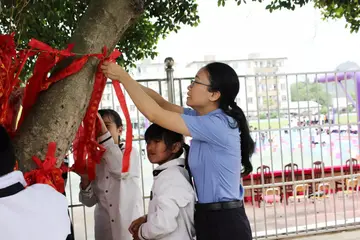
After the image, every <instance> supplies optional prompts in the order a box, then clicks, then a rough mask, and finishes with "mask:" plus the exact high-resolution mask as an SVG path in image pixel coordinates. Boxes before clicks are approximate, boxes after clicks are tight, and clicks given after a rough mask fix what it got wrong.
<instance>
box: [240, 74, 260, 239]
mask: <svg viewBox="0 0 360 240" xmlns="http://www.w3.org/2000/svg"><path fill="white" fill-rule="evenodd" d="M247 81H248V78H247V77H246V76H245V77H244V82H245V99H246V107H245V108H246V112H247V113H248V111H249V105H248V101H247ZM255 148H256V146H255ZM241 181H242V178H241ZM250 182H251V186H253V185H254V177H253V174H251V175H250ZM244 192H245V191H244ZM254 197H255V195H254V189H253V188H251V201H252V203H253V207H252V209H253V216H254V235H255V239H257V230H256V214H255V205H254Z"/></svg>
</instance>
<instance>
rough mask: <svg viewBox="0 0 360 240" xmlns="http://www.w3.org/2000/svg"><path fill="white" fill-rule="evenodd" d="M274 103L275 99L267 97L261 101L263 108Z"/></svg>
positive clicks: (269, 106)
mask: <svg viewBox="0 0 360 240" xmlns="http://www.w3.org/2000/svg"><path fill="white" fill-rule="evenodd" d="M274 105H275V101H274V100H273V99H272V98H270V97H268V98H266V99H264V102H263V108H264V109H267V108H271V107H273V106H274Z"/></svg>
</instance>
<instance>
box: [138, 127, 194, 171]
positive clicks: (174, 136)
mask: <svg viewBox="0 0 360 240" xmlns="http://www.w3.org/2000/svg"><path fill="white" fill-rule="evenodd" d="M151 140H161V141H164V143H165V146H166V149H168V150H169V149H171V148H172V146H173V145H174V144H175V143H180V144H181V146H182V147H181V148H180V150H179V151H178V152H177V153H176V154H175V156H174V159H175V158H179V157H180V156H181V155H182V154H183V153H184V150H185V168H186V170H188V172H189V174H190V167H189V162H188V157H189V150H190V146H189V145H187V144H186V143H185V139H184V136H183V135H181V134H180V133H176V132H173V131H171V130H168V129H166V128H163V127H160V126H159V125H157V124H155V123H153V124H151V125H150V127H148V128H147V129H146V131H145V142H149V141H151ZM190 176H191V174H190Z"/></svg>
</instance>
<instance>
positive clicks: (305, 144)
mask: <svg viewBox="0 0 360 240" xmlns="http://www.w3.org/2000/svg"><path fill="white" fill-rule="evenodd" d="M337 75H339V76H340V75H341V76H342V75H343V74H342V73H336V72H323V73H296V74H273V75H266V76H262V75H251V76H250V75H249V76H246V75H243V76H239V79H240V92H239V95H238V97H237V99H236V100H237V102H238V104H239V106H240V107H241V108H242V109H243V110H244V112H245V114H246V115H247V116H248V121H249V125H250V127H251V130H252V132H251V134H252V137H253V139H254V140H255V141H256V152H255V154H254V155H253V157H252V164H253V167H254V171H253V173H252V174H251V175H250V176H247V177H245V178H244V179H243V180H242V183H243V185H244V189H245V197H244V201H245V209H246V212H247V214H248V217H249V220H250V223H251V227H252V230H253V236H254V239H279V238H287V237H293V236H302V235H311V234H315V233H322V232H331V231H339V230H344V229H353V228H360V196H359V192H358V190H359V184H360V165H359V162H360V149H359V142H360V141H359V140H360V134H359V128H360V122H359V118H360V117H359V90H360V86H359V80H358V79H357V78H356V76H357V74H355V73H354V74H353V75H351V76H352V77H349V78H348V80H342V81H341V82H340V80H341V79H340V78H339V79H337ZM345 75H346V74H345ZM168 76H170V77H172V74H170V75H168ZM331 77H333V78H335V80H334V81H330V78H331ZM327 78H328V79H329V81H328V80H327ZM319 79H323V81H322V82H321V83H319ZM324 79H325V80H324ZM190 81H191V79H190V78H183V79H182V78H181V79H176V78H175V79H172V80H171V82H172V84H173V86H172V87H171V88H168V83H169V79H151V80H139V82H140V83H141V84H143V85H145V86H148V87H151V88H152V89H154V90H155V91H157V92H158V93H160V94H161V95H163V96H164V97H165V98H168V97H169V96H170V97H171V98H172V99H173V102H174V103H176V104H179V105H181V106H185V107H186V91H187V86H188V85H189V84H190ZM169 89H170V90H171V89H173V92H171V94H168V93H169ZM107 94H110V95H109V96H107ZM125 94H126V93H125ZM114 96H115V94H114V91H113V89H112V88H111V87H109V88H106V91H105V92H104V99H103V101H102V103H101V107H103V108H112V109H115V110H116V109H117V110H119V109H120V108H118V106H119V104H118V103H116V101H114ZM127 102H128V107H129V109H130V115H131V118H132V121H133V131H134V146H135V147H136V148H138V150H139V153H140V162H141V182H142V192H143V196H144V204H143V205H144V213H145V212H146V209H147V206H148V202H149V193H150V189H151V185H152V181H153V180H152V170H153V169H154V166H153V165H152V164H150V163H149V161H148V160H147V158H146V154H145V149H146V147H145V142H144V140H143V134H144V131H145V129H146V128H147V126H148V125H149V124H150V123H149V122H148V121H147V120H146V119H145V117H144V116H143V115H142V114H141V113H139V112H138V111H137V110H136V109H135V106H134V104H133V103H132V101H131V99H130V98H128V96H127ZM120 114H121V113H120ZM66 190H67V196H68V198H69V208H70V213H71V217H72V220H73V223H74V229H75V234H76V239H94V233H93V224H94V219H93V218H94V216H93V208H86V207H84V206H83V205H81V204H80V203H79V201H78V197H77V195H78V192H79V178H78V177H77V176H76V175H75V174H73V173H70V175H69V179H68V184H67V187H66ZM298 190H299V191H298Z"/></svg>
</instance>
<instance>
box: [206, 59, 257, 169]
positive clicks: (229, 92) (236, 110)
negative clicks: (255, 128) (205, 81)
mask: <svg viewBox="0 0 360 240" xmlns="http://www.w3.org/2000/svg"><path fill="white" fill-rule="evenodd" d="M204 69H205V70H206V71H207V73H208V75H209V81H210V87H209V91H210V92H216V91H219V92H220V94H221V96H220V99H219V108H220V109H222V110H223V111H224V113H225V114H227V115H228V116H230V117H232V118H234V119H235V122H230V121H229V126H230V127H231V128H239V131H240V144H241V149H240V150H241V164H242V165H243V166H244V170H243V172H242V175H243V176H246V175H248V174H249V173H251V172H252V170H253V167H252V164H251V162H250V158H251V156H252V154H253V153H254V148H255V143H254V140H253V139H252V138H251V136H250V130H249V125H248V122H247V120H246V117H245V114H244V112H243V110H242V109H241V108H240V107H239V106H238V105H237V103H236V102H235V99H236V96H237V95H238V93H239V89H240V83H239V77H238V75H237V74H236V72H235V70H234V69H233V68H232V67H230V66H229V65H227V64H225V63H221V62H213V63H209V64H208V65H206V66H205V67H204Z"/></svg>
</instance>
